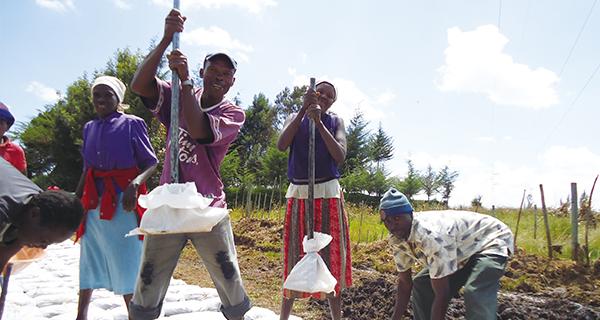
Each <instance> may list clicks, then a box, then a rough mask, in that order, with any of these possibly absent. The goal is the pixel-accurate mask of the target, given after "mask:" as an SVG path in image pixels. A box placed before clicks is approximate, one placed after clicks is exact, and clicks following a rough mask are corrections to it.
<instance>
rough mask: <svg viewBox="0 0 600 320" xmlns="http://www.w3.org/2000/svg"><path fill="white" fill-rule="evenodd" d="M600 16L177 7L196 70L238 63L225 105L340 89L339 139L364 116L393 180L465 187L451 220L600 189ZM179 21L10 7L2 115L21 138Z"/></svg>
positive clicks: (545, 11) (368, 7)
mask: <svg viewBox="0 0 600 320" xmlns="http://www.w3.org/2000/svg"><path fill="white" fill-rule="evenodd" d="M596 1H597V0H574V1H557V0H543V1H542V0H518V1H517V0H508V1H507V0H505V1H478V0H464V1H460V0H444V1H406V0H398V1H359V0H344V1H341V0H328V1H327V0H326V1H314V0H304V1H281V0H221V1H216V0H181V1H180V3H181V11H182V13H183V15H184V16H186V17H187V21H186V23H185V30H184V32H183V33H182V34H181V45H180V49H181V51H182V52H183V53H184V54H186V55H187V56H188V59H189V61H190V69H192V70H197V69H198V66H199V64H200V63H201V62H202V59H203V58H204V56H205V55H206V54H207V53H209V52H215V51H218V50H227V51H228V52H229V53H230V54H231V55H232V56H233V57H234V58H235V59H236V60H237V61H238V71H237V73H236V82H235V85H234V86H233V87H232V89H231V90H230V92H229V94H228V96H229V97H230V98H233V97H234V96H235V95H239V97H240V98H241V100H242V107H244V108H247V106H248V105H250V104H251V103H252V99H253V98H254V96H255V95H257V94H259V93H263V94H265V96H266V97H267V98H268V99H269V101H270V102H272V103H273V102H274V101H275V98H276V96H277V94H278V93H280V92H281V91H282V90H283V89H284V88H285V87H289V88H292V87H293V86H301V85H307V84H308V83H309V78H310V77H315V78H317V79H327V80H329V81H332V82H333V83H335V85H336V86H337V87H338V91H339V98H338V101H337V102H336V103H335V104H334V105H333V106H332V108H331V111H333V112H335V113H337V114H339V115H340V116H342V117H343V118H344V120H345V122H346V124H349V123H350V119H351V118H352V117H353V115H354V114H355V113H356V112H357V111H360V112H363V114H364V117H365V120H366V121H368V123H369V126H368V129H369V130H371V131H372V132H375V131H376V130H377V128H378V126H379V125H380V124H381V127H382V128H383V130H384V131H385V132H386V133H387V134H388V135H389V136H390V137H392V138H393V141H394V148H395V152H394V158H393V159H392V160H390V161H388V162H386V164H385V165H386V168H387V169H388V170H389V172H390V174H391V175H393V176H399V177H401V178H403V177H405V176H406V172H407V160H409V159H410V160H411V161H412V163H413V165H414V166H415V168H416V169H417V170H421V171H425V170H426V168H427V167H428V166H429V165H431V166H432V168H433V169H434V170H436V171H439V170H441V169H442V168H443V167H444V166H446V165H448V166H449V168H450V170H452V171H457V172H458V174H459V175H458V178H457V180H456V182H455V189H454V190H453V192H452V194H451V196H450V201H449V204H450V206H459V205H463V206H469V205H470V203H471V201H472V200H473V199H474V198H475V197H479V196H481V201H482V203H483V205H484V206H485V207H487V208H491V206H492V205H494V206H496V207H497V208H498V207H513V208H518V207H519V206H520V204H521V201H522V199H523V194H524V193H525V194H531V196H532V200H533V204H535V205H537V206H538V207H541V194H540V185H543V189H544V197H545V201H546V206H548V207H556V206H558V205H559V203H560V201H563V202H564V201H566V200H567V197H568V196H569V195H570V194H571V184H572V183H576V184H577V191H578V194H579V195H580V194H581V193H582V192H584V191H585V192H586V193H588V194H589V193H590V191H591V189H592V185H593V182H594V179H595V178H596V176H597V175H598V174H600V142H599V141H598V137H599V136H600V126H598V125H597V121H598V119H600V108H598V105H599V104H600V90H599V88H600V75H599V74H598V73H600V72H597V71H598V68H599V67H600V41H598V39H600V37H599V34H600V4H599V5H596ZM172 7H173V2H172V1H168V0H95V1H87V0H23V1H1V2H0V48H1V49H0V101H1V102H3V103H4V104H6V105H7V106H8V107H9V108H10V110H11V112H12V113H13V115H14V116H15V118H16V119H17V121H21V122H28V121H29V120H30V119H31V118H32V117H35V116H36V115H37V112H38V110H43V109H44V107H45V106H46V105H48V104H53V103H55V102H56V101H57V99H60V96H61V95H62V94H64V93H65V92H66V89H67V87H68V86H69V85H70V84H72V83H73V82H75V81H76V80H77V79H78V78H79V77H82V76H83V75H84V74H86V73H87V74H88V75H90V74H92V73H93V72H94V70H99V69H102V68H104V67H105V66H106V63H107V62H108V61H109V60H110V59H111V58H112V57H113V55H114V53H115V52H116V51H117V50H118V49H124V48H129V49H131V50H133V51H137V50H138V49H139V50H141V52H143V53H146V52H147V50H148V48H149V47H150V45H151V43H152V41H153V40H154V41H158V40H160V38H161V37H162V34H163V29H164V19H165V17H166V16H167V14H168V12H169V11H170V9H171V8H172ZM9 133H10V132H9ZM437 197H438V199H439V196H437ZM416 198H417V199H423V198H425V196H424V195H422V194H420V195H417V196H416ZM593 199H594V198H593ZM595 207H597V206H595Z"/></svg>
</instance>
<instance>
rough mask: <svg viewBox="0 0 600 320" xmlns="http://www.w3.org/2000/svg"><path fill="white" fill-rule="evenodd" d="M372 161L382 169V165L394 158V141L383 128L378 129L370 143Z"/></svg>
mask: <svg viewBox="0 0 600 320" xmlns="http://www.w3.org/2000/svg"><path fill="white" fill-rule="evenodd" d="M370 145H371V146H370V151H371V159H372V160H373V161H374V162H375V163H376V164H377V169H378V170H379V169H380V163H381V162H385V161H388V160H391V159H392V158H393V157H394V139H392V137H390V136H389V135H388V134H387V133H385V131H383V127H382V126H381V122H379V127H378V128H377V133H376V134H375V136H374V137H373V138H372V139H371V143H370Z"/></svg>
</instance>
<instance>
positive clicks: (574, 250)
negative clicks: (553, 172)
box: [571, 182, 579, 261]
mask: <svg viewBox="0 0 600 320" xmlns="http://www.w3.org/2000/svg"><path fill="white" fill-rule="evenodd" d="M578 213H579V208H578V206H577V183H575V182H573V183H571V256H572V259H573V261H577V258H578V255H579V252H578V251H579V243H578V239H577V237H578V234H579V232H578V230H577V227H578V226H577V224H578V221H579V217H578Z"/></svg>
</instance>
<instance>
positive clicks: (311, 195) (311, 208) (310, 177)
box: [306, 78, 316, 239]
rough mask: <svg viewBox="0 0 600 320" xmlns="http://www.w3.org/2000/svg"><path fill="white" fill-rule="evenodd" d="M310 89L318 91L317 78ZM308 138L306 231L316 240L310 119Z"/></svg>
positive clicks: (312, 136)
mask: <svg viewBox="0 0 600 320" xmlns="http://www.w3.org/2000/svg"><path fill="white" fill-rule="evenodd" d="M310 88H311V89H313V90H316V86H315V78H310ZM308 133H309V136H308V210H307V217H308V219H306V221H307V224H306V229H307V235H308V239H312V238H314V233H313V232H314V226H313V224H314V220H315V190H314V189H315V120H314V119H310V124H309V131H308Z"/></svg>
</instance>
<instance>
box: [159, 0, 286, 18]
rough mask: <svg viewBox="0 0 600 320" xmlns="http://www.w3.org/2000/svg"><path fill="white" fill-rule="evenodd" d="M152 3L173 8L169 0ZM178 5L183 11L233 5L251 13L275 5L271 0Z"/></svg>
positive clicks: (189, 0) (191, 0) (206, 0)
mask: <svg viewBox="0 0 600 320" xmlns="http://www.w3.org/2000/svg"><path fill="white" fill-rule="evenodd" d="M153 2H154V4H157V5H160V6H163V7H170V8H172V7H173V1H170V0H153ZM180 3H181V9H182V10H183V11H185V10H189V9H195V8H207V9H210V8H213V7H214V8H216V9H219V8H221V7H222V6H228V5H235V6H239V7H241V8H243V9H246V10H248V12H251V13H260V12H262V11H263V10H264V9H265V8H267V7H269V6H273V7H274V6H276V5H277V3H276V2H275V1H273V0H186V1H181V2H180ZM184 15H185V14H184Z"/></svg>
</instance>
